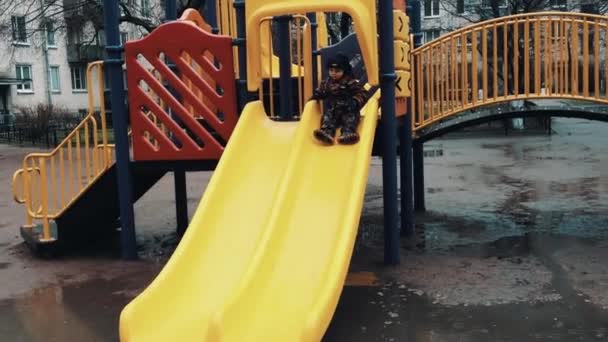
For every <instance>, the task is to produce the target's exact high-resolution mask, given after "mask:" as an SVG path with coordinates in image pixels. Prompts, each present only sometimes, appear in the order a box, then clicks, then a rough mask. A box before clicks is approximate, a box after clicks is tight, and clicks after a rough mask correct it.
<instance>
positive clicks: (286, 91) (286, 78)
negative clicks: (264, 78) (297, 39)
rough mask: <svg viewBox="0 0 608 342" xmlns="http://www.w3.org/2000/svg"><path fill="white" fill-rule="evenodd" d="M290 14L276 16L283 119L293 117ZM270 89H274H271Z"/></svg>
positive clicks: (280, 98)
mask: <svg viewBox="0 0 608 342" xmlns="http://www.w3.org/2000/svg"><path fill="white" fill-rule="evenodd" d="M291 18H292V17H291V16H290V15H282V16H278V17H275V18H274V19H275V20H276V21H277V23H278V26H279V70H280V78H279V108H280V111H281V112H280V114H279V115H280V117H281V119H282V120H287V119H290V118H291V117H292V115H291V114H292V113H291V104H292V102H293V99H292V98H291V94H292V91H291V51H289V47H290V44H289V41H290V40H291V37H290V32H291V30H290V29H289V25H290V22H291ZM270 77H272V75H270ZM269 91H272V89H270V90H269Z"/></svg>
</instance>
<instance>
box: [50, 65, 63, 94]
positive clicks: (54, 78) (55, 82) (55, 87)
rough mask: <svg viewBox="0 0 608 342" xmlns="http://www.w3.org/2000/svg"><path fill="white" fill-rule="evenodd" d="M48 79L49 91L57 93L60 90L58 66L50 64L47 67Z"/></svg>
mask: <svg viewBox="0 0 608 342" xmlns="http://www.w3.org/2000/svg"><path fill="white" fill-rule="evenodd" d="M49 74H50V77H49V80H50V82H51V91H52V92H54V93H58V92H60V91H61V84H60V82H59V67H58V66H56V65H55V66H51V67H50V68H49Z"/></svg>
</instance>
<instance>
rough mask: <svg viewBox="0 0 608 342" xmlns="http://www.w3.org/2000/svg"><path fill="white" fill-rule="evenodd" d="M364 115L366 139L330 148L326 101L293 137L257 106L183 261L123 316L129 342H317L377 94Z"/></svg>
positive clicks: (357, 196)
mask: <svg viewBox="0 0 608 342" xmlns="http://www.w3.org/2000/svg"><path fill="white" fill-rule="evenodd" d="M362 113H363V114H364V118H363V120H362V123H361V125H360V129H359V132H360V134H361V141H360V142H359V143H358V144H356V145H353V146H341V145H335V146H329V147H328V146H322V145H320V144H318V143H317V142H316V141H315V140H314V138H313V137H312V130H313V129H315V128H317V127H318V124H319V118H320V112H319V104H318V103H316V102H309V103H307V105H306V107H305V109H304V114H303V117H302V120H301V121H300V123H299V124H297V125H298V127H297V130H296V131H295V133H294V129H293V124H292V123H274V122H270V121H268V120H267V119H266V118H265V117H264V116H265V114H264V113H263V108H262V105H261V104H260V103H259V102H254V103H253V104H249V105H248V106H247V107H246V108H245V112H244V114H243V115H244V118H242V119H241V120H243V121H240V122H239V124H238V125H237V128H236V131H235V133H234V135H233V137H232V138H231V140H230V142H229V144H228V147H227V149H226V151H225V152H224V156H223V157H222V160H221V161H220V164H219V166H218V169H217V170H216V172H215V173H214V176H213V178H212V180H211V183H210V184H209V187H208V189H207V191H206V193H205V195H204V197H203V200H202V201H201V204H200V206H199V209H198V210H197V212H196V213H195V216H194V218H193V220H192V223H191V224H190V227H189V228H188V231H187V233H186V235H185V236H184V238H183V240H182V242H181V243H180V245H179V246H178V248H177V250H176V252H175V254H174V255H173V257H172V258H171V260H170V261H169V263H168V264H167V266H165V269H163V271H162V272H161V274H160V275H159V276H158V277H157V279H156V280H155V281H154V282H153V283H152V285H150V286H149V287H148V289H146V290H145V292H144V293H143V294H141V295H140V296H138V297H137V298H136V299H135V300H134V301H133V302H131V303H130V304H129V305H128V306H127V307H126V308H125V310H124V311H123V313H122V315H121V322H120V334H121V341H123V342H126V341H129V342H133V341H145V342H155V341H163V342H165V341H180V342H189V341H196V342H198V341H212V342H215V341H224V342H228V341H235V342H242V341H265V342H271V341H277V342H278V341H280V342H284V341H320V340H321V338H322V336H323V335H324V333H325V330H326V329H327V326H328V325H329V322H330V321H331V318H332V316H333V313H334V311H335V308H336V306H337V303H338V299H339V297H340V294H341V292H342V287H343V284H344V280H345V278H346V273H347V270H348V266H349V263H350V257H351V255H352V250H353V246H354V242H355V238H356V236H357V228H358V224H359V218H360V214H361V208H362V206H363V197H364V194H365V186H366V183H367V176H368V171H369V164H370V158H371V150H372V144H373V139H374V131H375V128H376V123H377V120H378V96H377V95H376V96H374V97H373V98H372V99H370V101H369V102H368V103H367V105H366V106H365V107H364V108H363V110H362ZM346 174H348V177H345V175H346ZM311 251H313V253H311Z"/></svg>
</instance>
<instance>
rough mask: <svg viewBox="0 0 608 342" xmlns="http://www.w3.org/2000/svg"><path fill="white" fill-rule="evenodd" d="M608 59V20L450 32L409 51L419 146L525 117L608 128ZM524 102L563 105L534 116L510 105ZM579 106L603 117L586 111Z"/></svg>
mask: <svg viewBox="0 0 608 342" xmlns="http://www.w3.org/2000/svg"><path fill="white" fill-rule="evenodd" d="M607 54H608V17H607V16H598V15H590V14H583V13H565V12H538V13H527V14H521V15H515V16H509V17H501V18H497V19H493V20H489V21H484V22H481V23H478V24H475V25H471V26H467V27H464V28H462V29H459V30H457V31H454V32H451V33H449V34H447V35H445V36H442V37H441V38H439V39H437V40H435V41H433V42H430V43H428V44H425V45H423V46H421V47H419V48H417V49H415V50H413V51H412V54H411V63H412V70H413V72H412V73H413V74H414V79H413V80H412V84H411V85H412V113H413V117H412V125H413V131H414V132H415V138H418V139H421V140H428V139H430V138H432V137H435V136H437V135H440V134H442V133H445V132H447V131H449V130H451V129H450V128H452V129H455V128H456V127H457V126H455V125H460V127H462V126H466V125H468V124H471V122H473V123H474V122H484V121H489V120H491V119H496V118H500V117H505V118H506V117H509V116H526V115H528V114H529V115H552V116H575V117H587V118H590V119H596V120H603V121H606V120H608V114H607V113H605V112H604V111H603V108H601V107H604V106H607V105H608V86H607V82H608V58H607ZM521 100H524V101H526V102H530V103H534V102H547V101H546V100H565V101H549V102H560V103H558V104H557V105H556V106H555V107H553V105H551V106H549V107H551V108H544V109H539V108H536V109H532V110H526V109H521V108H520V109H513V107H512V106H508V105H507V104H506V102H511V101H519V102H521ZM579 101H585V103H593V104H596V106H595V107H600V108H599V109H600V110H599V111H598V110H595V109H594V110H589V111H587V110H584V109H581V108H579V107H578V105H577V103H579ZM597 105H601V106H597ZM480 107H487V108H480ZM535 107H546V106H542V105H541V106H535ZM500 108H503V109H504V110H503V109H500ZM499 109H500V110H499ZM596 109H597V108H596ZM480 112H481V114H480ZM526 112H529V113H528V114H526ZM483 113H485V114H483ZM475 116H478V117H477V118H476V117H475ZM466 117H468V119H467V118H466ZM474 120H477V121H474ZM465 123H468V124H465Z"/></svg>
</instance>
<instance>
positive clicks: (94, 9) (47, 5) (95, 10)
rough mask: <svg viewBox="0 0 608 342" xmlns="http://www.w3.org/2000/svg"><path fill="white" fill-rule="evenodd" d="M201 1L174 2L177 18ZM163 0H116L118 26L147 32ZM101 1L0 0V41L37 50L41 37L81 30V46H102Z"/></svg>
mask: <svg viewBox="0 0 608 342" xmlns="http://www.w3.org/2000/svg"><path fill="white" fill-rule="evenodd" d="M205 2H206V1H205V0H177V7H178V15H181V13H182V12H183V11H184V10H185V9H187V8H195V9H198V10H200V11H203V9H204V7H205ZM164 6H165V0H120V1H119V8H120V17H119V22H120V23H131V24H133V25H135V26H136V27H138V28H140V29H141V33H142V34H145V33H149V32H151V31H152V30H154V29H155V28H156V27H157V26H158V25H160V24H161V23H162V21H163V19H164V16H165V15H164ZM103 10H104V8H103V1H99V0H22V1H13V0H0V39H1V40H2V41H5V42H9V41H16V40H17V41H19V40H21V41H27V42H28V43H29V44H30V45H34V46H37V47H41V46H42V44H43V43H44V39H43V38H44V35H45V34H47V32H49V31H50V32H52V33H53V34H54V35H57V36H61V35H64V34H67V33H68V29H70V30H84V29H85V28H87V30H88V31H89V32H86V34H85V36H86V37H87V38H88V39H87V41H85V42H83V44H84V45H87V44H88V45H91V44H97V45H103V44H104V42H100V41H98V40H99V32H101V31H103V30H104V21H103V18H104V16H103V14H104V13H103Z"/></svg>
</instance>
